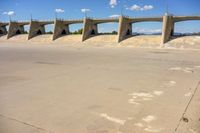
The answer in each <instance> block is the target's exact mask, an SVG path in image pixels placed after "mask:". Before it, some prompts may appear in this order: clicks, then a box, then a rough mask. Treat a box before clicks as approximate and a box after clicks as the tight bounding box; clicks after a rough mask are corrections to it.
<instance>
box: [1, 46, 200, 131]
mask: <svg viewBox="0 0 200 133" xmlns="http://www.w3.org/2000/svg"><path fill="white" fill-rule="evenodd" d="M199 59H200V51H195V50H193V51H192V50H170V49H168V50H167V49H136V48H125V47H117V48H116V47H93V46H67V45H63V46H62V45H58V46H57V45H24V44H16V45H15V44H0V73H1V74H0V132H1V133H49V132H50V133H51V132H52V133H66V132H70V133H133V132H136V133H151V132H153V133H154V132H155V133H173V132H175V133H199V132H200V128H199V127H200V121H199V119H200V110H199V108H200V88H199V87H198V86H197V84H198V83H199V81H200V67H199V66H200V60H199ZM177 127H178V128H177ZM176 128H177V130H176ZM175 130H176V131H175Z"/></svg>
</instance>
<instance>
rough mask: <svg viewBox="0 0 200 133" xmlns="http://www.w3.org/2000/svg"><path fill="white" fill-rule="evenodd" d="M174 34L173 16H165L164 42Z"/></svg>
mask: <svg viewBox="0 0 200 133" xmlns="http://www.w3.org/2000/svg"><path fill="white" fill-rule="evenodd" d="M173 34H174V19H173V16H163V29H162V44H164V43H166V42H168V41H169V40H170V38H171V36H172V35H173Z"/></svg>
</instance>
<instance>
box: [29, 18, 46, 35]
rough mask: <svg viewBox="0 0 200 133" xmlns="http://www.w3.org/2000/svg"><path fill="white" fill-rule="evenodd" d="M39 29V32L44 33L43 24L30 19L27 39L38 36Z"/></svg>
mask: <svg viewBox="0 0 200 133" xmlns="http://www.w3.org/2000/svg"><path fill="white" fill-rule="evenodd" d="M39 31H40V32H41V34H45V24H43V23H41V22H37V21H31V23H30V29H29V35H28V39H31V38H33V37H35V36H38V35H39V34H38V32H39Z"/></svg>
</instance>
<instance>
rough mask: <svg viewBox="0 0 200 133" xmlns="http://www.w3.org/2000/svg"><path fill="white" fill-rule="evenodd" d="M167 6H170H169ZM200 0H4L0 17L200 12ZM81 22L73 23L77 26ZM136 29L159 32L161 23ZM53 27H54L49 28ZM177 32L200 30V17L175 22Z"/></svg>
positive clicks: (107, 27)
mask: <svg viewBox="0 0 200 133" xmlns="http://www.w3.org/2000/svg"><path fill="white" fill-rule="evenodd" d="M167 7H168V8H167ZM199 7H200V0H1V4H0V21H9V16H10V17H11V18H12V19H13V20H30V18H31V17H30V16H31V14H32V17H33V18H34V19H44V20H45V19H54V18H55V16H57V17H59V18H65V19H76V18H83V17H84V16H85V14H87V16H89V17H94V18H95V17H97V18H107V17H117V16H119V15H121V14H124V15H127V16H132V17H137V16H139V17H141V16H146V17H149V16H162V15H163V14H164V13H165V12H166V11H167V9H168V11H169V12H170V13H172V14H174V15H200V8H199ZM81 26H82V25H74V26H72V29H78V28H80V27H81ZM117 26H118V24H102V25H99V29H100V31H102V32H103V31H112V30H117ZM50 27H51V26H50ZM133 27H134V28H133V30H134V31H138V32H158V31H160V30H161V28H162V23H158V22H145V23H136V24H134V26H133ZM49 29H51V28H49ZM175 31H176V32H200V21H187V22H181V23H177V24H176V28H175Z"/></svg>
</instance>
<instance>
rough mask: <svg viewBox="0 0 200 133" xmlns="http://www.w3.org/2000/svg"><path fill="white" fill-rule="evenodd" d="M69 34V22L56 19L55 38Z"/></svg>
mask: <svg viewBox="0 0 200 133" xmlns="http://www.w3.org/2000/svg"><path fill="white" fill-rule="evenodd" d="M64 34H65V35H68V34H70V32H69V24H66V23H65V22H64V21H62V20H55V27H54V34H53V40H56V39H58V38H59V37H61V36H62V35H64Z"/></svg>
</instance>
